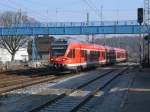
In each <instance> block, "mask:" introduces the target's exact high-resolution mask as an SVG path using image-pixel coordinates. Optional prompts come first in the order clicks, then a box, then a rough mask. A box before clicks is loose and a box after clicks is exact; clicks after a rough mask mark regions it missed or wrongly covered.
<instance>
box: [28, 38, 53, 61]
mask: <svg viewBox="0 0 150 112" xmlns="http://www.w3.org/2000/svg"><path fill="white" fill-rule="evenodd" d="M54 39H55V38H54V37H52V36H43V37H38V38H36V40H35V41H36V42H35V43H36V48H37V54H38V55H37V57H38V60H39V61H42V62H48V57H49V48H50V44H51V42H52V41H54ZM28 53H29V60H32V40H31V41H29V43H28Z"/></svg>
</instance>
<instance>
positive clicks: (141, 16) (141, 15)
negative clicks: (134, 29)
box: [137, 8, 143, 25]
mask: <svg viewBox="0 0 150 112" xmlns="http://www.w3.org/2000/svg"><path fill="white" fill-rule="evenodd" d="M137 15H138V17H137V22H138V23H139V24H140V25H141V24H142V23H143V8H138V14H137Z"/></svg>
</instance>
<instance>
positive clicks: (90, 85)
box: [31, 69, 126, 112]
mask: <svg viewBox="0 0 150 112" xmlns="http://www.w3.org/2000/svg"><path fill="white" fill-rule="evenodd" d="M125 70H126V69H123V70H117V71H115V72H112V71H110V72H108V73H105V74H103V75H101V76H99V77H97V78H95V79H93V80H91V81H89V82H87V83H85V84H84V85H82V86H80V87H78V88H76V89H74V90H72V91H70V92H68V93H67V94H64V95H63V96H61V97H60V98H58V99H55V101H51V102H49V103H47V104H45V105H42V106H40V107H38V108H36V109H33V110H32V111H31V112H35V111H39V110H40V111H39V112H75V111H77V110H78V109H79V108H80V107H82V106H83V105H84V104H85V103H86V102H87V101H89V100H90V98H92V97H93V96H94V95H96V94H98V92H99V90H100V89H102V88H104V87H105V86H107V85H108V84H109V83H110V82H111V81H112V80H114V79H115V78H116V77H118V76H119V75H120V74H121V73H123V72H124V71H125Z"/></svg>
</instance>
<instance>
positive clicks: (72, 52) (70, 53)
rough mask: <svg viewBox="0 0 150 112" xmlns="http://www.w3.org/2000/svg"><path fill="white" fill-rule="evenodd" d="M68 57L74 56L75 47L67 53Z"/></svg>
mask: <svg viewBox="0 0 150 112" xmlns="http://www.w3.org/2000/svg"><path fill="white" fill-rule="evenodd" d="M67 57H69V58H74V57H75V49H71V50H70V51H69V53H68V55H67Z"/></svg>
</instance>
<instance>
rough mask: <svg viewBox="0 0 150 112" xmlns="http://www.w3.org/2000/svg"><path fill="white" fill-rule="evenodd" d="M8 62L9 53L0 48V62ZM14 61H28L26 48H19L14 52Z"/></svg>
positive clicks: (9, 59) (9, 58)
mask: <svg viewBox="0 0 150 112" xmlns="http://www.w3.org/2000/svg"><path fill="white" fill-rule="evenodd" d="M9 61H11V55H10V54H9V52H8V51H7V50H6V49H4V48H0V62H2V63H6V62H9ZM15 61H28V52H27V48H20V49H19V50H18V51H17V52H16V54H15Z"/></svg>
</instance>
